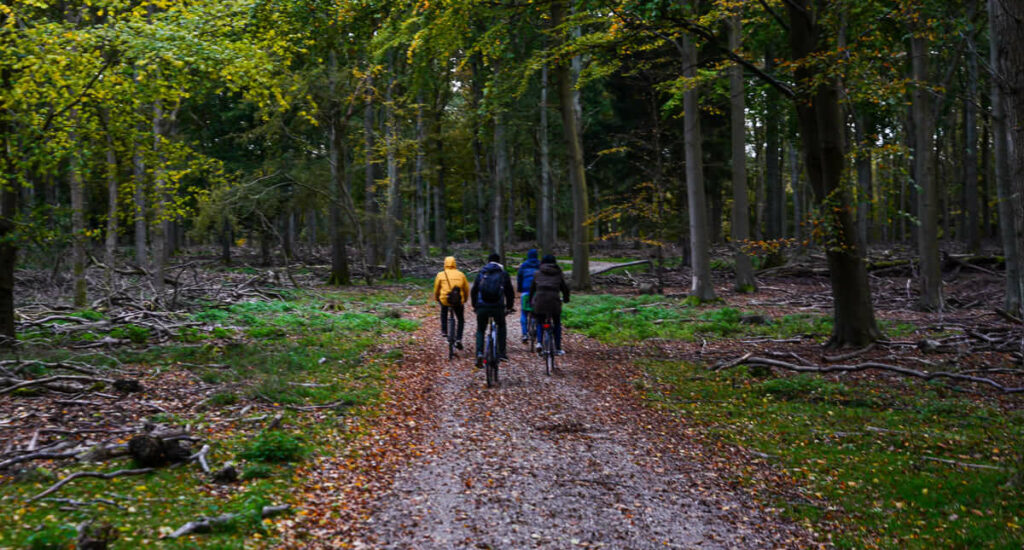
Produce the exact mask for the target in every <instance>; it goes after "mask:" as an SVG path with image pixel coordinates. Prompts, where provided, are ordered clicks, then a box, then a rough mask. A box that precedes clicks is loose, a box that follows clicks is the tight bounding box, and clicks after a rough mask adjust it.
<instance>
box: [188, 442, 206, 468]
mask: <svg viewBox="0 0 1024 550" xmlns="http://www.w3.org/2000/svg"><path fill="white" fill-rule="evenodd" d="M209 452H210V446H209V445H203V448H202V449H199V452H198V453H196V454H194V455H192V456H190V457H188V460H189V462H191V461H193V460H198V461H199V466H201V467H202V468H203V472H205V473H210V465H209V464H208V463H207V462H206V453H209Z"/></svg>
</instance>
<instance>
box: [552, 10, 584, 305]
mask: <svg viewBox="0 0 1024 550" xmlns="http://www.w3.org/2000/svg"><path fill="white" fill-rule="evenodd" d="M564 21H565V3H564V1H563V0H555V1H554V2H552V4H551V25H552V27H553V28H555V29H556V30H557V31H556V32H559V34H562V31H561V30H560V29H559V28H560V27H561V26H562V23H563V22H564ZM555 75H556V77H557V78H558V102H559V107H560V109H561V111H562V132H563V135H564V137H565V145H566V150H567V151H568V157H569V158H568V165H569V181H570V182H571V185H572V210H573V212H572V284H573V287H574V288H576V289H578V290H583V289H589V288H590V239H589V235H588V233H589V232H588V231H587V227H586V225H585V224H586V221H587V215H588V208H587V179H586V171H585V170H586V167H585V166H584V162H583V139H582V136H581V135H580V133H579V125H580V122H579V121H578V120H577V116H576V109H575V108H574V100H573V81H572V75H571V74H570V72H569V67H568V66H567V65H566V64H565V63H564V62H563V63H560V64H558V65H556V66H555Z"/></svg>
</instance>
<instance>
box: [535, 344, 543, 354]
mask: <svg viewBox="0 0 1024 550" xmlns="http://www.w3.org/2000/svg"><path fill="white" fill-rule="evenodd" d="M542 349H544V347H543V346H541V345H540V342H537V343H536V344H535V345H534V346H533V351H535V352H537V353H540V352H541V350H542Z"/></svg>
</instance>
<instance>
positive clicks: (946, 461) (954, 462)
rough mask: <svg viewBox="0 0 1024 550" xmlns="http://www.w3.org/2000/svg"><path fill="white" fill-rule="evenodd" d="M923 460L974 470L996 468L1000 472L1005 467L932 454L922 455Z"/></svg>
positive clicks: (1004, 469)
mask: <svg viewBox="0 0 1024 550" xmlns="http://www.w3.org/2000/svg"><path fill="white" fill-rule="evenodd" d="M921 458H923V459H925V460H931V461H933V462H941V463H943V464H952V465H954V466H960V467H963V468H974V469H976V470H997V471H1000V472H1004V471H1006V468H1000V467H999V466H989V465H988V464H972V463H970V462H960V461H957V460H949V459H948V458H938V457H934V456H923V457H921Z"/></svg>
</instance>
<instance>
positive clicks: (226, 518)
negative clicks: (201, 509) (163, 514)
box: [163, 504, 292, 539]
mask: <svg viewBox="0 0 1024 550" xmlns="http://www.w3.org/2000/svg"><path fill="white" fill-rule="evenodd" d="M291 507H292V506H291V504H278V505H277V506H264V507H263V509H261V510H260V518H261V519H267V518H269V517H271V516H275V515H277V514H280V513H281V512H284V511H286V510H288V509H289V508H291ZM243 515H245V514H244V513H242V512H239V513H235V514H221V515H219V516H214V517H212V518H208V517H201V518H199V519H197V520H195V521H190V522H188V523H186V524H185V525H182V526H181V527H179V528H178V529H177V530H176V531H174V532H173V533H171V534H169V535H167V536H166V537H163V538H169V539H176V538H178V537H183V536H185V535H190V534H192V533H209V532H210V531H213V528H214V527H216V526H218V525H224V524H226V523H230V522H232V521H234V520H235V519H238V518H240V517H242V516H243Z"/></svg>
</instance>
